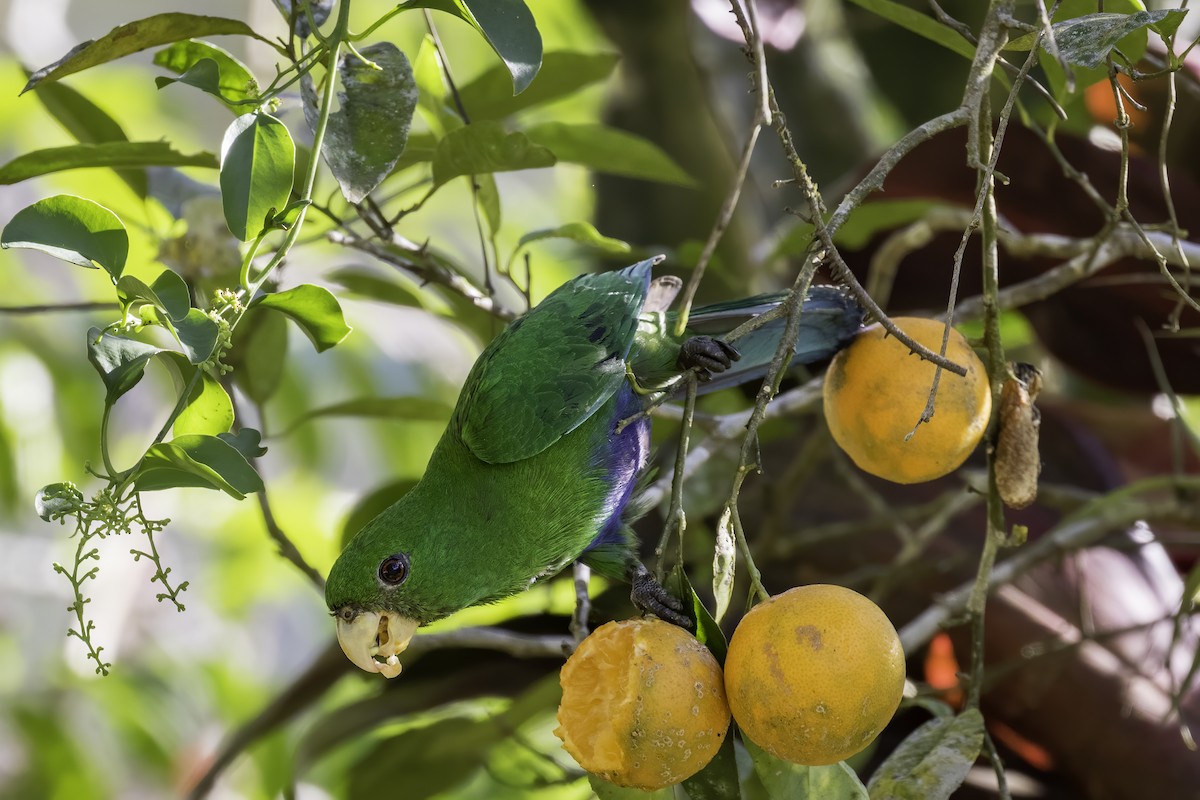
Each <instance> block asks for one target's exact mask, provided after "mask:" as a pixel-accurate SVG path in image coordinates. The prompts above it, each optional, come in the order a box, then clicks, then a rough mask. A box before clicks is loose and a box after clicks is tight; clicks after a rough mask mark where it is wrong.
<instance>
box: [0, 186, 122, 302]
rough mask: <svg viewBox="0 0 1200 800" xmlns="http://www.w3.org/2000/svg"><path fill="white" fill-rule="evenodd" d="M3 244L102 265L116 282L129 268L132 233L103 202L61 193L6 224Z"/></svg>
mask: <svg viewBox="0 0 1200 800" xmlns="http://www.w3.org/2000/svg"><path fill="white" fill-rule="evenodd" d="M0 247H3V248H9V247H23V248H29V249H31V250H41V251H42V252H44V253H48V254H50V255H52V256H54V257H55V258H61V259H62V260H63V261H68V262H70V263H72V264H78V265H79V266H81V267H87V268H88V269H95V268H96V265H97V264H98V265H99V266H100V267H102V268H103V269H104V270H105V271H106V272H108V274H109V275H110V276H112V279H113V281H114V282H115V281H116V280H117V279H118V278H120V277H121V272H122V271H123V270H124V269H125V259H126V258H127V257H128V255H129V234H128V233H126V231H125V226H124V225H122V224H121V220H120V219H118V218H117V215H116V214H114V213H112V212H111V211H109V210H108V209H107V208H105V207H104V206H102V205H100V204H99V203H95V202H93V201H91V200H87V199H85V198H83V197H75V196H73V195H69V194H59V195H55V196H54V197H47V198H45V199H44V200H38V201H37V202H36V203H34V204H33V205H31V206H26V207H25V208H23V209H21V210H20V211H18V212H17V213H16V215H15V216H14V217H13V218H12V219H11V220H9V221H8V224H7V225H5V226H4V232H3V233H2V234H0Z"/></svg>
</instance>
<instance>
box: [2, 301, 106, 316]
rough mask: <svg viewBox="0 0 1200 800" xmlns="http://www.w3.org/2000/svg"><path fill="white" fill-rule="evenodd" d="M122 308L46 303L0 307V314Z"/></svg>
mask: <svg viewBox="0 0 1200 800" xmlns="http://www.w3.org/2000/svg"><path fill="white" fill-rule="evenodd" d="M117 308H120V306H118V305H117V304H116V303H104V302H79V303H45V304H41V305H29V306H0V314H45V313H49V312H56V311H113V310H115V309H117Z"/></svg>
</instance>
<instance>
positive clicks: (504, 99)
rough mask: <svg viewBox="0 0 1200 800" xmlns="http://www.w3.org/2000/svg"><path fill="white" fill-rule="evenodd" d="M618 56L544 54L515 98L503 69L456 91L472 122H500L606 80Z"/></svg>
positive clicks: (604, 54) (606, 54)
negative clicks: (496, 120)
mask: <svg viewBox="0 0 1200 800" xmlns="http://www.w3.org/2000/svg"><path fill="white" fill-rule="evenodd" d="M618 60H620V57H619V56H618V55H616V54H615V53H575V52H571V51H555V52H552V53H546V56H545V59H544V60H543V62H542V69H541V71H540V72H538V76H537V77H536V78H534V80H533V82H532V83H530V84H529V88H528V89H526V90H525V91H523V92H521V93H520V94H518V95H515V96H510V95H509V91H508V89H509V86H510V80H511V78H510V76H509V74H508V71H507V70H506V69H505V68H504V67H495V68H493V69H489V70H487V71H486V72H484V73H483V74H482V75H480V76H479V77H478V78H476V79H475V80H473V81H471V82H470V83H468V84H466V85H465V86H463V87H462V88H460V89H459V90H458V96H459V98H460V99H461V100H462V104H463V107H464V108H466V109H467V113H469V114H470V115H471V121H472V122H482V121H483V120H485V119H504V118H505V117H510V116H512V115H513V114H515V113H517V112H518V111H522V110H524V109H526V108H531V107H533V106H542V105H545V104H546V103H550V102H553V101H555V100H558V99H560V98H563V97H566V96H568V95H571V94H574V93H575V92H577V91H579V90H580V89H582V88H584V87H585V86H590V85H591V84H593V83H598V82H600V81H603V80H605V79H606V78H608V76H609V75H611V74H612V71H613V68H614V67H615V66H616V65H617V61H618Z"/></svg>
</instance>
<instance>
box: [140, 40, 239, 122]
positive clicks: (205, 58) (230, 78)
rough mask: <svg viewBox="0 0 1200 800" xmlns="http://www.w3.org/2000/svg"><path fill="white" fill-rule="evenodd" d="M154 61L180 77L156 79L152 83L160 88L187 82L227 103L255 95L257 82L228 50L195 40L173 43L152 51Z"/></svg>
mask: <svg viewBox="0 0 1200 800" xmlns="http://www.w3.org/2000/svg"><path fill="white" fill-rule="evenodd" d="M154 63H155V64H157V65H158V66H160V67H163V68H165V69H169V70H170V71H171V72H174V73H175V74H176V75H178V76H179V77H178V78H165V77H161V76H160V77H157V78H155V79H154V83H155V85H156V86H158V88H160V89H161V88H163V87H164V86H167V85H169V84H172V83H175V82H179V83H186V84H188V85H189V86H195V87H196V88H197V89H200V90H201V91H205V92H208V93H209V94H211V95H214V96H215V97H217V98H218V99H219V100H221V101H222V102H224V103H226V104H229V103H232V102H235V101H238V100H249V99H252V98H254V97H255V96H256V95H257V94H258V82H257V81H256V80H254V76H253V75H252V74H250V69H249V67H247V66H246V65H245V64H243V63H242V62H241V61H239V60H238V59H236V58H234V56H233V55H232V54H231V53H229V52H228V51H226V50H222V49H221V48H220V47H217V46H216V45H214V44H209V43H208V42H200V41H196V40H194V39H189V40H187V41H185V42H176V43H175V44H173V45H171V46H170V47H168V48H166V49H164V50H159V51H158V52H157V53H155V54H154ZM232 107H235V108H236V106H232Z"/></svg>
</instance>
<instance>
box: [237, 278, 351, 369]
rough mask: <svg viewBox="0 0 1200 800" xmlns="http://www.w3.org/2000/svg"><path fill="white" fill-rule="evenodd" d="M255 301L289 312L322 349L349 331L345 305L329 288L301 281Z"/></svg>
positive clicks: (315, 344)
mask: <svg viewBox="0 0 1200 800" xmlns="http://www.w3.org/2000/svg"><path fill="white" fill-rule="evenodd" d="M253 305H255V306H261V307H263V308H272V309H275V310H276V311H279V312H281V313H283V314H286V315H287V316H288V317H289V318H290V319H291V320H292V321H293V322H295V323H296V324H297V325H299V326H300V330H302V331H304V334H305V335H306V336H307V337H308V338H309V340H310V341H311V342H312V343H313V346H314V347H316V348H317V352H318V353H321V352H324V351H326V350H328V349H329V348H331V347H333V346H334V345H336V344H337V343H338V342H340V341H342V340H343V339H345V338H346V337H347V336H348V335H349V334H350V326H349V325H347V324H346V320H345V318H344V317H343V316H342V307H341V305H339V304H338V301H337V298H336V297H334V296H333V295H332V294H331V293H330V291H329V290H328V289H324V288H322V287H320V286H314V285H312V284H311V283H302V284H300V285H299V286H296V287H293V288H291V289H288V290H286V291H283V292H273V293H271V294H264V295H259V296H258V297H256V298H255V299H254V302H253Z"/></svg>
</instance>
